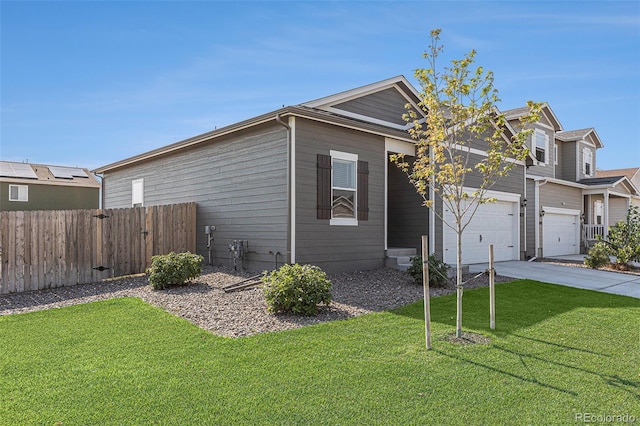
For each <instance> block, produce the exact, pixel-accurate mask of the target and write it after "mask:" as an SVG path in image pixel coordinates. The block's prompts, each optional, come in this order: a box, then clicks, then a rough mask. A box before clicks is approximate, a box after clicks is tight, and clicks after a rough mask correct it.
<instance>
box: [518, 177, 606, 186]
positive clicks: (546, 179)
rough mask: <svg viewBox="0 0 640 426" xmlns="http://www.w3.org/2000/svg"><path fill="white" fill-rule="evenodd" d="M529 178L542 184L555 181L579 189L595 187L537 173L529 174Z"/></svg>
mask: <svg viewBox="0 0 640 426" xmlns="http://www.w3.org/2000/svg"><path fill="white" fill-rule="evenodd" d="M527 179H533V180H535V181H536V182H540V185H541V186H542V185H544V184H545V183H555V184H557V185H564V186H571V187H573V188H579V189H586V188H593V186H589V185H584V184H582V183H577V182H571V181H569V180H563V179H556V178H551V177H543V176H536V175H529V174H527ZM607 187H608V185H607Z"/></svg>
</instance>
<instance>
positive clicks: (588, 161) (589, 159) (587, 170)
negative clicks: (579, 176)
mask: <svg viewBox="0 0 640 426" xmlns="http://www.w3.org/2000/svg"><path fill="white" fill-rule="evenodd" d="M582 152H583V157H584V174H585V175H587V176H591V170H592V169H593V166H592V164H593V153H592V152H591V150H590V149H589V148H584V149H583V150H582Z"/></svg>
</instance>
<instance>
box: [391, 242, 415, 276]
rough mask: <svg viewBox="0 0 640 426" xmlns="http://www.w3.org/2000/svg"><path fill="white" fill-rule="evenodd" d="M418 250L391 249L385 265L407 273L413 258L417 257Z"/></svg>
mask: <svg viewBox="0 0 640 426" xmlns="http://www.w3.org/2000/svg"><path fill="white" fill-rule="evenodd" d="M416 253H417V250H416V249H414V248H395V247H394V248H389V249H387V258H386V260H385V265H386V266H387V267H389V268H394V269H397V270H399V271H406V270H407V269H409V267H410V266H411V257H413V256H416V255H417V254H416Z"/></svg>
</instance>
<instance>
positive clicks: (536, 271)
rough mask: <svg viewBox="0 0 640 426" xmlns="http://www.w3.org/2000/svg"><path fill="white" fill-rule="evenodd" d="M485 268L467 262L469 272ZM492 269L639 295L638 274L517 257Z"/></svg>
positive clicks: (567, 284)
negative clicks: (526, 260)
mask: <svg viewBox="0 0 640 426" xmlns="http://www.w3.org/2000/svg"><path fill="white" fill-rule="evenodd" d="M488 267H489V266H488V264H487V263H479V264H475V265H470V266H469V272H471V273H478V272H482V271H486V270H487V268H488ZM495 269H496V272H497V273H498V275H504V276H507V277H513V278H527V279H531V280H536V281H543V282H547V283H554V284H561V285H566V286H569V287H577V288H583V289H587V290H597V291H602V292H605V293H613V294H621V295H624V296H631V297H637V298H640V276H638V275H630V274H623V273H619V272H609V271H598V270H594V269H588V268H576V267H573V266H563V265H556V264H550V263H543V262H525V261H518V260H515V261H509V262H496V263H495Z"/></svg>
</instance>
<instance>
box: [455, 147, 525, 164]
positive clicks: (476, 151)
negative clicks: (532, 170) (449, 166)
mask: <svg viewBox="0 0 640 426" xmlns="http://www.w3.org/2000/svg"><path fill="white" fill-rule="evenodd" d="M453 149H455V150H457V151H463V152H467V151H468V152H469V153H471V154H475V155H479V156H481V157H488V156H489V154H487V151H483V150H481V149H477V148H471V147H469V146H465V145H457V144H456V145H453ZM504 161H507V162H509V163H515V164H518V165H519V166H524V165H525V162H524V161H521V160H516V159H515V158H509V157H505V159H504Z"/></svg>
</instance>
